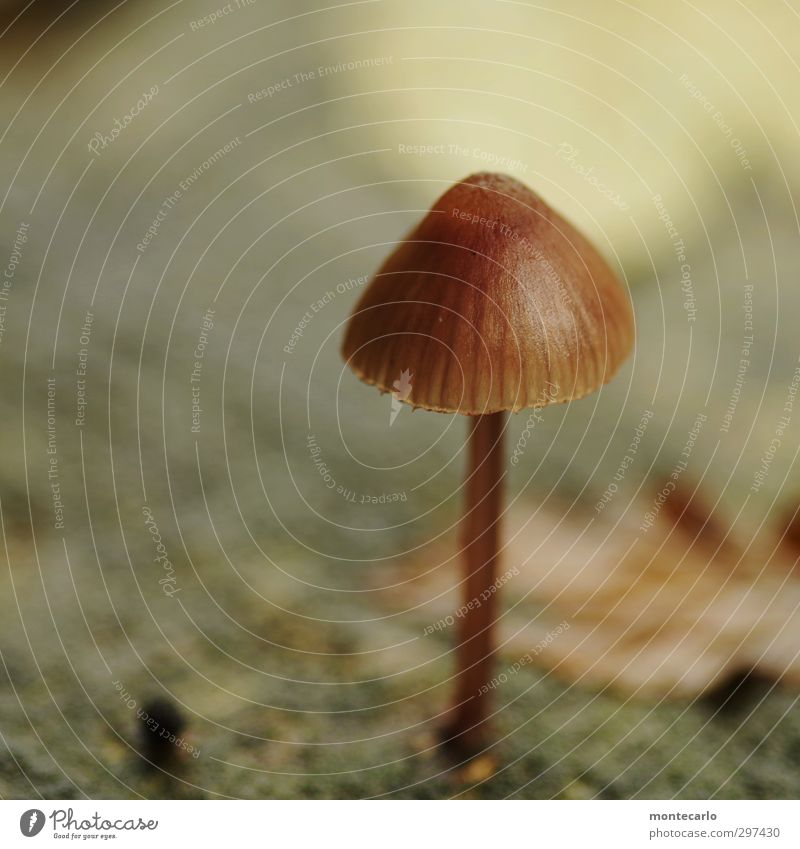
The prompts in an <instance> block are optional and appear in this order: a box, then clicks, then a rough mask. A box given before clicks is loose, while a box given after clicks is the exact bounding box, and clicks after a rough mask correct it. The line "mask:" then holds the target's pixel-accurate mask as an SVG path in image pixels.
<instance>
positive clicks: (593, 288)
mask: <svg viewBox="0 0 800 849" xmlns="http://www.w3.org/2000/svg"><path fill="white" fill-rule="evenodd" d="M633 338H634V331H633V316H632V312H631V306H630V303H629V300H628V297H627V294H626V292H625V290H624V288H623V286H622V285H621V283H620V281H619V280H618V278H617V276H616V275H615V274H614V272H613V271H612V270H611V269H610V268H609V266H608V264H607V263H606V262H605V260H604V259H603V258H602V257H601V256H600V254H599V253H598V252H597V250H596V249H595V248H594V247H593V246H592V245H591V244H590V243H589V242H588V241H587V240H586V239H585V238H584V237H583V236H582V235H581V234H580V233H579V232H578V231H577V230H576V229H575V228H574V227H572V225H570V224H569V223H568V222H567V221H565V220H564V219H563V218H561V216H559V215H558V214H557V213H556V212H554V211H553V210H552V209H551V208H550V207H549V206H548V205H547V204H546V203H545V202H544V201H543V200H542V199H541V198H540V197H539V196H538V195H536V194H535V193H534V192H533V191H531V190H530V189H529V188H528V187H527V186H525V185H523V184H522V183H520V182H519V181H517V180H515V179H513V178H512V177H508V176H505V175H502V174H491V173H481V174H475V175H473V176H471V177H468V178H467V179H466V180H462V181H461V182H460V183H457V184H455V185H453V186H452V187H451V188H450V189H449V190H448V191H447V192H445V194H444V195H442V197H441V198H440V199H439V200H438V201H437V202H436V204H435V205H434V206H433V208H432V209H431V211H430V212H429V213H428V214H427V215H426V217H425V218H424V219H423V220H422V222H421V223H420V224H419V225H418V226H417V227H416V229H415V230H413V231H412V232H411V233H410V234H409V235H408V236H407V237H406V238H405V239H404V240H403V241H402V242H401V243H400V244H399V245H398V247H397V248H396V250H395V251H394V252H393V253H392V254H391V256H389V258H388V259H387V260H386V261H385V262H384V264H383V266H382V267H381V268H380V270H379V271H378V272H377V274H376V275H375V277H374V279H373V280H372V281H371V282H370V285H369V286H368V287H367V289H366V290H365V291H364V293H363V295H362V296H361V298H360V300H359V301H358V303H357V305H356V307H355V309H354V311H353V314H352V316H351V317H350V320H349V324H348V326H347V331H346V334H345V339H344V345H343V349H342V354H343V356H344V359H345V360H346V362H347V363H348V365H349V366H350V368H351V369H352V370H353V371H354V372H355V373H356V375H358V377H360V378H361V379H362V380H363V381H365V382H366V383H369V384H373V385H375V386H377V387H378V388H379V389H380V390H381V392H392V391H393V389H392V387H393V386H394V384H395V382H396V381H397V379H398V377H400V376H401V375H403V374H405V375H409V374H410V375H411V376H412V377H411V379H410V384H411V385H410V387H409V386H406V388H405V390H404V392H403V396H402V399H401V400H403V401H404V402H405V403H407V404H410V405H411V406H412V407H414V408H417V407H421V408H423V409H425V410H434V411H437V412H443V413H461V414H463V415H467V416H470V417H471V420H470V423H469V459H468V463H469V469H468V474H467V479H466V510H465V516H464V521H463V531H462V533H463V541H462V542H463V553H464V577H463V581H462V586H463V596H464V605H463V606H462V607H461V608H460V612H463V615H462V616H461V617H460V620H459V622H460V634H459V644H458V648H457V663H458V671H457V685H456V698H455V701H454V705H453V707H452V708H451V709H450V711H449V713H448V717H447V722H446V723H445V726H444V729H443V742H445V743H447V744H449V745H450V746H451V747H453V748H455V749H456V750H457V751H458V752H463V753H466V754H474V753H476V752H477V751H479V750H480V749H481V748H482V747H483V746H484V745H486V743H487V742H488V740H489V735H488V730H487V729H488V724H487V720H488V716H489V700H488V698H487V696H486V695H480V693H481V692H485V691H486V689H487V688H486V687H484V685H485V684H487V683H488V682H489V681H490V680H491V664H492V655H493V653H494V651H495V641H494V639H493V631H494V626H495V620H496V602H497V595H498V593H497V590H498V589H499V586H498V580H497V575H498V562H499V555H500V544H499V521H500V518H501V514H502V512H503V501H502V488H503V479H504V477H505V471H504V467H505V462H504V450H503V435H504V430H505V428H506V413H507V412H509V411H510V412H518V411H520V410H523V409H526V408H530V407H544V406H546V405H548V404H552V403H555V402H566V401H572V400H575V399H577V398H581V397H583V396H584V395H587V394H589V393H590V392H593V391H594V390H596V389H597V388H598V387H600V386H601V385H602V384H604V383H606V382H607V381H609V380H610V379H611V377H612V376H613V375H614V373H615V372H616V371H617V369H618V368H619V366H620V364H621V363H622V362H623V361H624V360H625V358H626V357H627V356H628V354H629V352H630V350H631V347H632V344H633ZM522 450H523V451H524V447H523V449H522ZM519 451H520V446H519V445H518V446H517V449H516V451H515V456H514V458H512V462H515V463H516V462H518V461H519Z"/></svg>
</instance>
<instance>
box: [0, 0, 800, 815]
mask: <svg viewBox="0 0 800 849" xmlns="http://www.w3.org/2000/svg"><path fill="white" fill-rule="evenodd" d="M0 44H2V50H0V96H2V107H3V108H2V115H1V116H0V151H2V156H0V236H1V237H2V245H0V248H1V250H0V253H1V254H2V256H1V257H0V259H1V260H2V268H3V272H2V275H3V277H2V280H0V370H1V373H2V392H0V404H1V405H2V421H3V428H2V460H3V462H2V464H0V508H1V515H2V536H3V546H2V560H3V566H2V569H0V584H2V586H0V612H1V613H2V615H0V650H1V656H2V665H1V666H0V740H2V745H0V795H2V796H3V797H6V798H7V797H35V796H39V795H41V796H43V797H49V798H79V797H85V796H88V797H94V798H117V797H139V796H147V797H157V796H162V797H163V796H166V797H173V796H175V797H192V798H194V797H246V798H264V797H266V798H271V797H301V798H351V797H359V798H360V797H365V796H388V797H436V798H441V797H450V796H467V797H486V798H501V797H507V796H511V797H525V798H528V797H534V798H551V797H559V798H592V797H604V798H632V797H645V798H670V797H674V796H679V797H687V798H707V797H714V796H716V797H723V798H740V797H741V798H746V797H756V798H762V797H796V796H797V795H798V791H800V774H798V766H797V764H798V757H800V716H798V708H797V704H796V702H797V696H798V687H799V686H800V670H798V668H797V667H798V652H800V617H798V610H799V609H800V589H798V587H800V582H799V581H798V574H797V572H796V570H795V564H796V560H797V556H798V553H800V527H796V526H795V524H793V522H794V517H795V512H796V510H797V508H798V506H800V485H799V484H800V482H799V481H798V470H797V468H796V461H797V455H798V450H800V439H799V438H798V435H799V434H800V430H799V427H800V409H798V408H797V399H796V393H797V390H798V386H800V339H799V338H798V332H797V327H796V324H797V315H798V309H799V308H800V289H798V286H797V279H798V267H799V266H800V262H798V259H799V258H800V252H799V251H798V248H799V247H800V219H799V218H798V210H797V195H798V186H800V163H798V158H797V156H796V152H797V146H798V120H800V85H798V82H799V81H800V66H798V62H800V7H799V6H798V4H797V3H796V2H795V0H787V2H783V0H767V2H759V3H756V2H754V0H749V2H743V3H736V4H732V3H727V2H722V0H703V2H700V3H696V4H690V3H684V2H679V3H675V4H664V3H656V2H649V0H642V2H630V3H628V2H621V0H620V2H617V0H601V2H589V0H573V1H572V2H550V3H544V4H538V3H534V2H527V0H525V1H524V2H517V0H474V2H473V0H466V2H465V0H459V2H455V0H452V2H451V0H442V2H437V3H429V2H418V1H417V0H404V2H402V3H401V2H394V0H359V1H357V2H349V3H341V4H337V5H333V4H332V5H329V6H328V5H322V4H321V3H308V2H302V3H290V2H288V0H286V2H267V0H231V2H230V3H227V4H226V3H224V2H222V0H210V2H208V0H202V2H201V1H200V0H178V2H148V1H147V0H127V1H126V0H123V2H120V3H113V2H101V0H75V2H72V3H71V4H69V3H56V2H45V0H31V2H29V3H27V4H24V3H14V2H5V3H2V4H0ZM481 170H491V171H503V172H507V173H510V174H511V175H513V176H515V177H516V178H518V179H520V180H522V181H523V182H525V183H526V184H527V185H529V186H530V187H532V188H533V189H534V190H535V191H537V192H538V193H539V194H541V195H542V196H543V197H544V198H545V199H546V200H547V201H548V202H549V203H550V204H551V205H552V206H553V207H555V208H556V209H557V210H559V212H561V213H562V214H563V215H564V216H566V217H567V218H568V219H570V220H571V221H573V222H574V223H575V224H576V225H577V226H579V227H580V228H581V229H582V230H583V231H584V232H585V233H586V234H587V235H588V236H589V237H590V238H591V240H592V241H593V242H594V243H595V244H596V245H597V247H598V248H599V249H600V250H601V251H602V253H603V254H604V255H605V256H606V257H607V258H608V260H609V262H610V263H611V264H612V265H613V267H615V268H616V269H617V270H618V272H619V274H620V276H621V278H622V279H623V281H624V282H625V284H626V285H627V287H628V288H629V291H630V295H631V298H632V301H633V304H634V310H635V313H636V322H637V346H636V350H635V353H634V356H633V357H632V358H631V360H630V361H629V363H628V364H627V366H626V367H625V369H624V370H623V371H622V372H621V373H620V374H619V375H618V376H617V378H616V379H615V380H614V381H613V382H612V383H610V384H609V385H607V386H606V387H604V388H603V389H602V391H600V392H598V393H596V394H595V395H592V396H590V397H589V398H587V399H584V400H582V401H580V402H576V403H573V404H570V405H566V406H559V407H555V406H554V407H550V408H548V409H547V410H545V411H543V413H542V415H541V419H540V420H539V419H534V420H532V419H531V418H530V417H529V414H528V413H525V412H523V413H520V414H518V415H516V416H512V417H510V419H509V421H508V427H507V449H508V454H509V459H510V457H511V452H512V450H513V448H514V446H516V445H518V444H520V442H521V444H522V445H523V448H524V450H523V451H522V453H521V455H520V456H519V462H518V463H517V464H516V465H512V464H511V463H510V462H509V466H508V475H507V485H508V511H507V514H506V516H505V524H504V533H505V539H506V540H507V546H506V548H505V551H504V558H505V560H504V564H503V569H502V570H501V571H504V570H505V569H509V570H512V573H511V575H510V577H509V578H508V579H507V580H506V581H505V583H504V585H503V587H502V590H501V610H502V616H501V618H500V620H499V622H498V627H499V629H500V635H501V638H500V643H501V646H500V652H499V657H498V660H497V668H498V676H502V677H501V678H500V680H499V681H498V684H497V686H496V687H495V689H494V691H493V693H492V698H493V699H494V706H495V710H496V715H495V723H496V727H497V739H498V742H497V744H496V746H494V747H493V749H492V752H491V759H486V758H484V759H483V760H482V761H479V763H478V766H475V764H473V765H464V764H455V765H454V764H452V763H448V762H446V761H444V760H443V759H442V758H441V756H440V755H439V753H438V752H437V750H436V747H435V737H434V735H433V729H435V726H436V722H437V718H440V717H441V714H442V713H443V711H444V710H445V709H446V707H447V706H448V699H449V696H450V693H451V689H452V683H453V682H452V675H453V663H454V656H453V647H454V645H455V628H454V627H450V626H449V625H448V622H447V617H448V616H450V615H452V614H453V612H454V611H455V610H456V609H457V607H458V605H459V604H460V600H459V581H460V572H459V569H458V563H457V559H456V558H455V553H456V552H457V539H456V535H457V530H458V521H459V515H460V510H461V502H462V495H463V492H462V477H463V470H464V465H465V457H464V438H465V424H466V423H465V421H464V420H463V419H462V418H460V417H457V416H447V415H440V414H434V413H423V412H416V413H414V414H412V412H411V410H410V409H404V410H402V411H401V413H400V415H399V416H398V417H397V419H396V421H395V422H394V424H393V425H391V427H390V398H389V397H388V396H382V395H380V394H379V393H378V392H376V391H375V390H374V389H372V388H370V387H367V386H365V385H363V384H361V383H360V382H359V381H358V380H357V379H356V378H355V377H354V375H353V374H352V373H351V372H350V371H349V370H347V369H346V367H345V365H344V363H343V362H342V360H341V358H340V355H339V346H340V343H341V339H342V333H343V325H344V322H345V321H346V319H347V316H348V315H349V313H350V311H351V310H352V308H353V306H354V304H355V302H356V300H357V298H358V296H359V294H360V292H361V291H363V287H364V285H365V282H366V281H367V280H368V278H369V275H370V274H371V273H372V272H373V271H374V270H375V269H376V268H377V266H378V265H379V264H380V262H381V261H382V259H383V258H384V257H385V256H386V255H387V254H388V253H389V252H390V250H391V249H392V246H393V245H394V244H396V242H397V240H398V239H400V238H402V237H403V235H404V234H405V233H406V232H407V231H408V230H409V229H410V228H411V226H412V225H414V224H415V223H416V222H417V221H418V219H419V218H420V216H421V215H423V214H424V212H425V211H426V210H427V209H428V208H429V207H430V205H431V204H432V203H433V202H434V201H435V200H436V198H437V197H438V196H439V195H440V194H441V193H442V192H443V191H444V190H445V189H446V188H447V187H448V185H449V184H451V183H452V182H454V181H457V180H459V179H462V178H463V177H465V176H466V175H468V174H470V173H472V172H475V171H481ZM670 481H671V482H672V484H674V487H672V486H670V487H669V488H668V489H666V490H665V489H664V486H665V483H667V482H670ZM659 493H662V495H659ZM526 657H529V658H530V661H527V660H525V658H526ZM503 679H504V680H503ZM154 717H159V718H158V719H154ZM149 720H152V722H150V725H148V721H149ZM153 723H155V725H157V726H158V727H160V728H162V729H163V728H167V729H171V737H172V739H171V740H168V741H167V743H166V744H164V743H162V742H159V740H158V739H156V737H157V735H154V734H153V733H152V729H153V728H154V727H155V726H154V725H153ZM148 729H149V730H148ZM165 747H166V748H165Z"/></svg>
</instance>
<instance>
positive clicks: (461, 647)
mask: <svg viewBox="0 0 800 849" xmlns="http://www.w3.org/2000/svg"><path fill="white" fill-rule="evenodd" d="M504 426H505V413H487V414H486V415H482V416H476V417H475V418H473V419H472V422H471V430H470V435H469V474H468V478H467V499H466V514H465V516H464V524H463V540H462V542H463V546H464V570H465V575H466V578H465V581H464V584H463V587H464V604H463V607H462V611H463V614H464V615H463V617H462V618H461V625H460V633H459V644H458V654H457V657H458V679H457V685H456V701H455V706H454V708H453V711H452V715H451V717H450V718H449V721H448V724H447V727H446V737H447V738H448V739H447V742H448V744H450V745H453V746H455V747H456V748H458V749H460V750H462V751H465V752H475V751H477V750H479V749H480V748H481V747H482V746H483V745H484V744H485V742H486V732H487V727H486V718H487V714H488V710H489V699H488V696H487V695H486V694H485V693H482V692H481V688H482V687H483V686H484V685H485V684H487V683H488V682H489V681H490V679H491V667H492V656H493V654H494V649H495V646H494V638H493V631H494V621H495V610H496V603H495V599H496V595H497V588H496V587H495V580H496V575H497V563H498V559H499V552H498V548H499V523H500V512H501V510H502V489H503V486H502V483H503V468H504V463H503V429H504Z"/></svg>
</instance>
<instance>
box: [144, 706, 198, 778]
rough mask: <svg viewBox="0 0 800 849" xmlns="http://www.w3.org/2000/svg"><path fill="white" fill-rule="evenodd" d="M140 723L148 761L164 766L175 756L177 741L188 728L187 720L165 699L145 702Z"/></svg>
mask: <svg viewBox="0 0 800 849" xmlns="http://www.w3.org/2000/svg"><path fill="white" fill-rule="evenodd" d="M139 723H140V725H139V739H140V741H141V746H142V748H141V751H142V754H143V755H144V756H145V757H146V758H147V759H148V760H150V761H152V762H153V763H154V764H163V763H165V762H167V761H169V760H170V759H171V758H172V757H174V756H175V754H176V753H177V751H178V746H177V745H176V742H175V741H176V738H180V736H181V734H182V733H183V731H184V729H185V728H186V719H185V718H184V716H183V714H182V713H181V711H180V710H179V708H178V706H177V705H176V704H175V703H174V702H172V701H171V700H170V699H166V698H163V697H157V698H153V699H149V700H147V701H145V702H144V703H143V704H142V706H141V715H140V716H139Z"/></svg>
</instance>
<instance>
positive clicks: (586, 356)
mask: <svg viewBox="0 0 800 849" xmlns="http://www.w3.org/2000/svg"><path fill="white" fill-rule="evenodd" d="M633 338H634V325H633V314H632V311H631V306H630V302H629V300H628V296H627V293H626V292H625V289H624V288H623V286H622V284H621V282H620V281H619V279H618V278H617V276H616V275H615V274H614V272H613V271H612V270H611V269H610V268H609V266H608V264H607V263H606V262H605V260H604V259H603V258H602V257H601V256H600V254H599V253H598V252H597V250H596V249H595V248H594V247H593V246H592V245H591V244H590V243H589V242H588V241H587V240H586V239H585V238H584V237H583V236H582V235H581V234H580V233H579V232H578V231H577V230H576V229H575V228H574V227H573V226H572V225H571V224H569V223H568V222H567V221H565V220H564V219H563V218H562V217H561V216H560V215H558V214H557V213H556V212H554V211H553V210H552V209H551V208H550V207H549V206H548V205H547V204H546V203H545V202H544V201H543V200H542V199H541V198H540V197H539V196H538V195H537V194H535V193H534V192H533V191H531V190H530V189H529V188H528V187H527V186H525V185H523V184H522V183H520V182H519V181H518V180H515V179H513V178H512V177H508V176H505V175H502V174H488V173H483V174H474V175H473V176H471V177H468V178H467V179H466V180H462V181H461V182H460V183H456V184H455V185H454V186H452V187H451V188H450V189H448V191H446V192H445V193H444V195H442V197H441V198H439V200H438V201H437V202H436V204H435V205H434V206H433V208H432V209H431V211H430V212H429V213H428V214H427V215H426V216H425V218H424V219H423V220H422V221H421V222H420V224H419V225H418V226H417V227H416V229H414V230H413V231H412V232H411V233H410V234H409V235H408V236H407V237H406V238H405V239H404V240H403V241H402V242H401V243H400V244H399V245H398V247H397V248H396V249H395V251H394V252H393V253H392V254H391V255H390V256H389V258H388V259H387V260H386V261H385V262H384V264H383V265H382V266H381V268H380V270H379V271H378V272H377V274H376V275H375V277H374V279H373V280H372V281H371V282H370V284H369V286H368V287H367V289H366V291H365V292H364V293H363V295H362V296H361V298H360V299H359V301H358V303H357V304H356V307H355V309H354V311H353V314H352V316H351V317H350V321H349V324H348V327H347V332H346V334H345V339H344V345H343V348H342V354H343V356H344V358H345V360H346V361H347V363H348V364H349V366H350V367H351V368H352V369H353V371H354V372H355V373H356V374H357V375H358V376H359V377H360V378H361V379H362V380H364V381H366V382H367V383H370V384H374V385H375V386H377V387H378V388H379V389H380V390H381V391H382V392H394V394H395V397H398V398H399V399H400V400H402V401H405V402H406V403H409V404H411V405H412V406H414V407H423V408H425V409H427V410H437V411H439V412H449V413H464V414H466V415H482V414H485V413H493V412H499V411H501V410H512V411H518V410H522V409H525V408H528V407H543V406H546V405H547V404H551V403H555V402H564V401H571V400H574V399H576V398H581V397H583V396H584V395H587V394H589V393H590V392H593V391H594V390H595V389H597V388H598V387H599V386H601V385H602V384H604V383H607V382H608V381H609V380H610V379H611V378H612V377H613V375H614V374H615V372H616V371H617V369H618V368H619V367H620V365H621V364H622V362H623V361H624V360H625V358H626V357H627V356H628V354H629V353H630V350H631V347H632V345H633Z"/></svg>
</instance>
